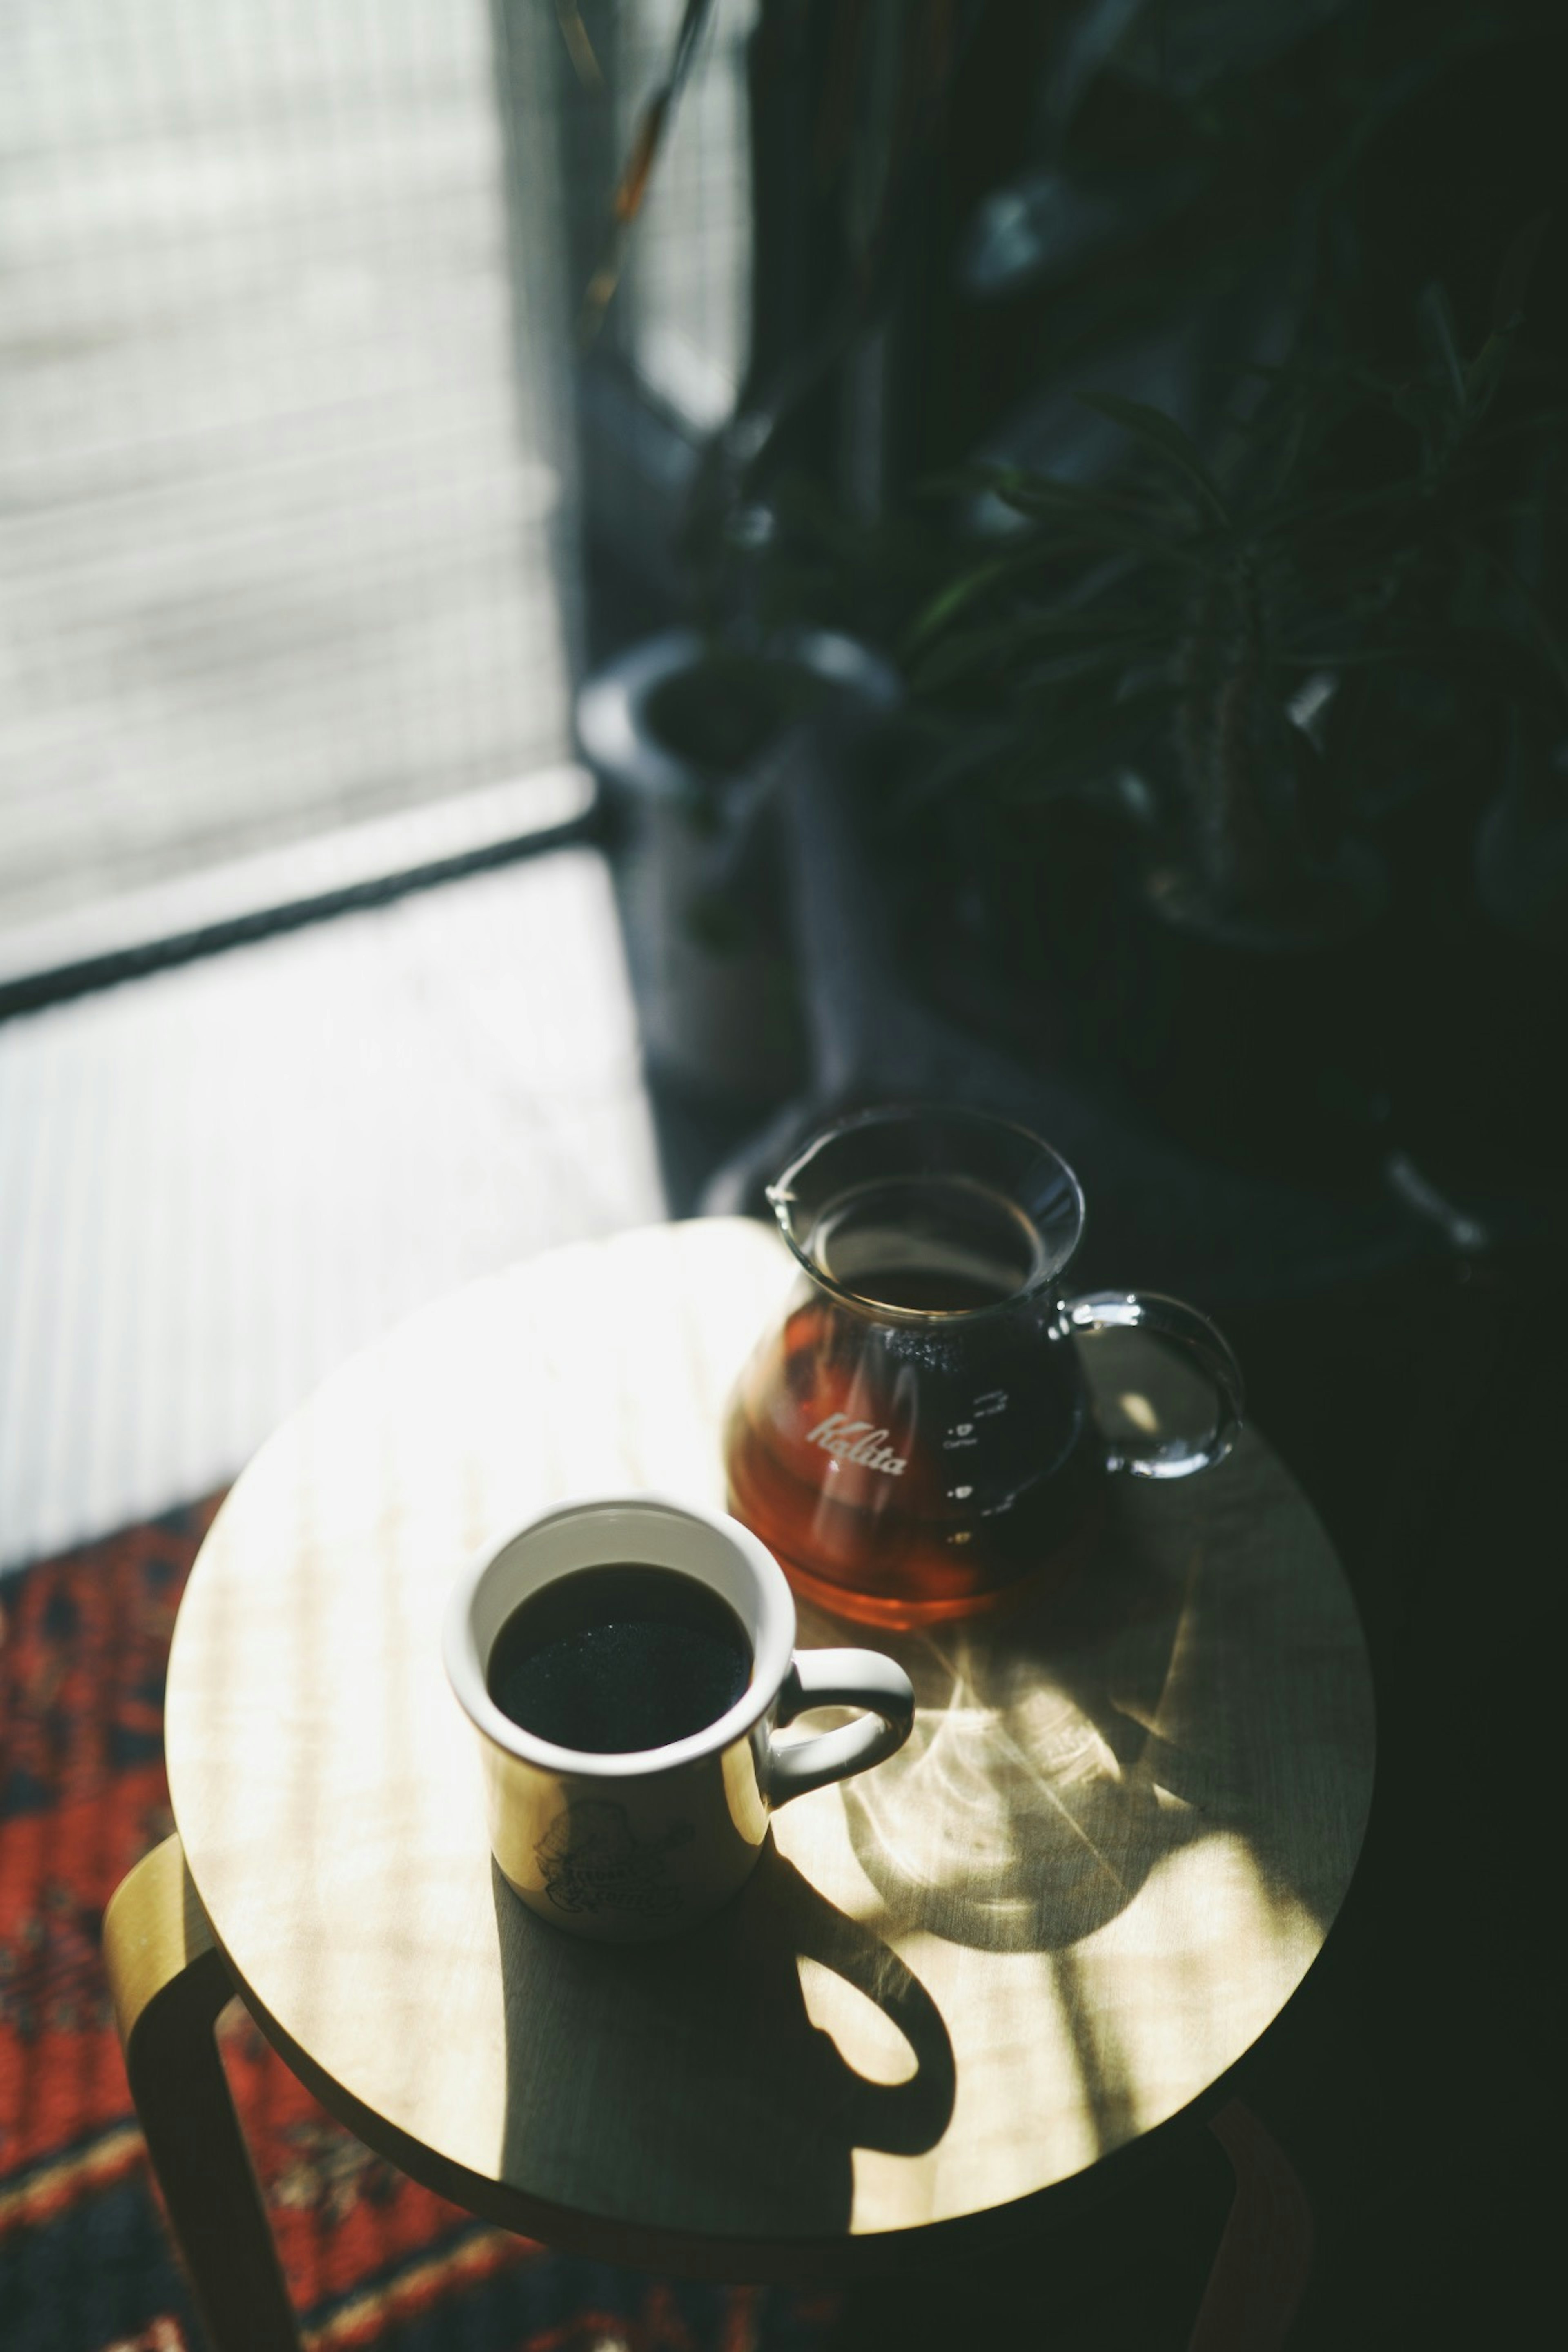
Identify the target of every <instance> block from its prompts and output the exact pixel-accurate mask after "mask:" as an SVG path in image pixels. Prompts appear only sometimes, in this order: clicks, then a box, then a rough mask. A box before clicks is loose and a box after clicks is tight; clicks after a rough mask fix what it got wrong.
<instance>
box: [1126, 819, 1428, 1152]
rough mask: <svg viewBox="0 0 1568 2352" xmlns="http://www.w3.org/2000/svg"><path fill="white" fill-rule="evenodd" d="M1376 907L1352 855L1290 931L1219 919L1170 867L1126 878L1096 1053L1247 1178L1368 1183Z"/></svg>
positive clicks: (1380, 1065) (1378, 953)
mask: <svg viewBox="0 0 1568 2352" xmlns="http://www.w3.org/2000/svg"><path fill="white" fill-rule="evenodd" d="M1384 898H1385V893H1384V881H1383V874H1382V869H1381V867H1380V866H1379V864H1378V862H1377V860H1376V859H1375V858H1374V857H1373V856H1372V855H1371V854H1370V853H1369V852H1365V851H1363V850H1360V849H1359V848H1358V849H1354V850H1347V851H1346V852H1345V853H1343V854H1342V856H1341V859H1340V860H1339V861H1338V863H1337V865H1336V866H1335V868H1334V869H1333V871H1332V874H1331V876H1329V877H1325V887H1324V888H1323V889H1322V890H1321V892H1320V893H1319V894H1318V897H1317V898H1316V900H1315V902H1314V904H1313V905H1312V907H1311V908H1310V910H1304V911H1303V913H1302V915H1301V916H1300V919H1297V920H1295V921H1293V922H1285V921H1246V920H1243V919H1236V918H1226V917H1224V916H1221V915H1218V914H1216V913H1215V912H1214V911H1213V910H1211V909H1210V908H1208V907H1206V906H1205V903H1204V901H1203V899H1202V898H1200V896H1199V895H1198V894H1197V893H1196V892H1195V891H1194V890H1193V889H1192V888H1191V887H1190V886H1189V885H1188V884H1187V882H1186V880H1185V877H1184V876H1182V875H1181V874H1180V873H1179V872H1177V871H1176V870H1174V869H1173V868H1170V867H1163V868H1156V869H1155V870H1153V871H1152V872H1149V873H1146V874H1144V875H1143V876H1142V877H1140V878H1139V880H1138V882H1137V883H1136V884H1135V885H1134V886H1133V887H1131V889H1130V890H1129V892H1128V893H1127V894H1126V897H1125V899H1124V910H1123V920H1122V926H1121V949H1120V953H1119V956H1118V958H1117V962H1118V964H1119V965H1120V971H1119V972H1118V975H1117V984H1116V985H1114V986H1113V987H1112V989H1111V991H1110V1003H1111V1004H1112V1006H1113V1007H1114V1014H1115V1034H1114V1036H1113V1037H1109V1038H1107V1039H1106V1040H1105V1043H1106V1044H1107V1045H1108V1046H1109V1047H1110V1053H1111V1055H1113V1057H1114V1059H1115V1061H1116V1062H1117V1064H1118V1066H1119V1067H1120V1069H1121V1074H1122V1076H1124V1077H1125V1079H1126V1081H1127V1083H1128V1084H1129V1086H1130V1087H1131V1088H1132V1090H1133V1091H1134V1092H1135V1093H1136V1095H1137V1096H1138V1097H1140V1098H1141V1099H1142V1101H1143V1102H1144V1103H1145V1104H1146V1105H1147V1106H1148V1107H1149V1108H1150V1109H1151V1110H1152V1112H1153V1114H1154V1116H1155V1117H1156V1118H1158V1119H1159V1121H1160V1123H1161V1125H1162V1126H1163V1127H1164V1128H1165V1129H1167V1130H1168V1131H1169V1132H1170V1133H1171V1134H1173V1135H1175V1136H1177V1137H1179V1138H1180V1139H1182V1140H1183V1141H1184V1142H1186V1143H1188V1144H1191V1145H1192V1146H1193V1147H1194V1149H1197V1150H1203V1151H1205V1152H1206V1153H1207V1154H1209V1155H1210V1156H1212V1157H1214V1158H1216V1159H1220V1160H1226V1162H1228V1163H1229V1164H1230V1165H1232V1166H1234V1167H1238V1168H1245V1169H1249V1170H1253V1171H1258V1172H1259V1173H1263V1172H1268V1173H1272V1174H1277V1175H1291V1174H1295V1175H1299V1176H1300V1177H1302V1178H1303V1179H1306V1180H1309V1181H1312V1182H1314V1183H1319V1184H1321V1183H1322V1182H1323V1181H1358V1180H1360V1179H1361V1178H1363V1176H1364V1175H1365V1173H1366V1172H1367V1171H1368V1169H1369V1166H1370V1164H1371V1161H1372V1158H1373V1150H1374V1146H1375V1145H1376V1144H1377V1141H1378V1134H1379V1124H1378V1106H1379V1103H1380V1099H1381V1095H1382V1076H1383V1070H1384V1055H1385V1050H1386V1038H1385V1034H1384V1030H1385V1023H1384V1011H1383V1005H1384V992H1383V984H1382V983H1383V978H1384V968H1385V956H1386V947H1385V935H1384V926H1383V920H1382V918H1383V913H1384Z"/></svg>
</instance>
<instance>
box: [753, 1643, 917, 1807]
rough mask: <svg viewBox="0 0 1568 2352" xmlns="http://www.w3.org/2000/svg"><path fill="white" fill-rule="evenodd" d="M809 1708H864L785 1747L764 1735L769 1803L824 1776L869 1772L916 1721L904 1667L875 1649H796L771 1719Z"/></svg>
mask: <svg viewBox="0 0 1568 2352" xmlns="http://www.w3.org/2000/svg"><path fill="white" fill-rule="evenodd" d="M814 1706H864V1707H868V1708H869V1709H870V1713H869V1714H868V1715H862V1716H858V1717H857V1718H856V1720H855V1721H854V1722H853V1723H846V1724H843V1725H841V1726H840V1727H839V1728H838V1729H837V1731H823V1732H819V1733H818V1734H817V1736H816V1738H814V1739H797V1740H794V1741H792V1742H791V1743H790V1745H789V1746H788V1747H785V1748H775V1747H774V1746H773V1742H772V1740H771V1739H770V1741H769V1743H768V1750H767V1765H766V1772H765V1776H764V1777H765V1780H766V1783H767V1790H766V1793H767V1799H768V1802H769V1804H770V1805H773V1806H774V1807H777V1806H779V1805H787V1804H788V1802H789V1801H790V1799H791V1798H792V1797H804V1796H805V1794H806V1793H807V1791H808V1790H812V1789H825V1788H826V1786H827V1784H828V1782H829V1781H830V1780H847V1779H848V1778H849V1775H850V1774H851V1773H852V1772H865V1771H868V1770H869V1769H870V1767H871V1766H872V1765H873V1764H880V1763H881V1761H882V1760H883V1759H884V1757H888V1756H891V1755H892V1754H893V1753H894V1751H895V1750H896V1749H898V1748H901V1747H902V1746H903V1744H904V1742H905V1740H906V1739H907V1738H909V1736H910V1728H911V1727H912V1726H913V1723H914V1719H915V1694H914V1686H913V1685H912V1684H911V1683H910V1678H909V1676H908V1675H906V1674H905V1672H904V1670H903V1668H902V1666H898V1665H895V1664H893V1661H892V1659H891V1658H884V1657H883V1656H882V1655H881V1654H879V1652H878V1651H876V1650H797V1651H796V1652H795V1656H794V1657H793V1658H792V1659H791V1661H790V1669H789V1672H788V1674H787V1675H785V1676H784V1681H783V1682H782V1683H781V1684H780V1685H779V1696H778V1712H777V1715H776V1717H775V1718H774V1719H775V1721H777V1722H779V1723H793V1722H794V1721H795V1717H796V1716H797V1715H805V1712H806V1710H807V1709H808V1708H810V1707H814Z"/></svg>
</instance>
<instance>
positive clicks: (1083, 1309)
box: [1062, 1290, 1242, 1478]
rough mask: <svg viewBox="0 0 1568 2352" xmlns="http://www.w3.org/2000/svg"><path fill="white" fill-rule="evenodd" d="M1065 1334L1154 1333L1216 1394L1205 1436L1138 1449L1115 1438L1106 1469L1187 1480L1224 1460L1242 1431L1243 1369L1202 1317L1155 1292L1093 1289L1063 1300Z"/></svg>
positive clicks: (1179, 1439)
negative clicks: (1178, 1352)
mask: <svg viewBox="0 0 1568 2352" xmlns="http://www.w3.org/2000/svg"><path fill="white" fill-rule="evenodd" d="M1062 1313H1063V1316H1064V1317H1065V1318H1066V1321H1067V1325H1068V1329H1069V1330H1071V1331H1073V1332H1074V1333H1081V1334H1082V1336H1083V1337H1084V1338H1085V1339H1092V1338H1093V1337H1094V1335H1095V1333H1096V1332H1097V1331H1132V1330H1142V1331H1152V1332H1153V1333H1155V1334H1156V1336H1157V1337H1158V1338H1160V1339H1173V1340H1174V1341H1175V1343H1176V1345H1177V1346H1178V1347H1179V1348H1181V1349H1184V1351H1185V1353H1186V1354H1187V1355H1189V1356H1191V1357H1193V1358H1194V1360H1195V1361H1196V1363H1197V1366H1198V1370H1200V1371H1201V1372H1202V1373H1203V1374H1204V1376H1205V1379H1206V1380H1207V1381H1208V1383H1209V1386H1210V1387H1211V1388H1212V1389H1213V1391H1214V1393H1215V1424H1214V1428H1213V1430H1212V1431H1211V1432H1210V1433H1209V1435H1208V1436H1207V1437H1204V1438H1198V1439H1195V1440H1194V1439H1192V1438H1184V1437H1178V1438H1174V1439H1172V1440H1170V1441H1168V1442H1165V1443H1153V1442H1151V1443H1150V1444H1147V1445H1140V1444H1138V1443H1137V1442H1136V1440H1129V1439H1125V1438H1123V1439H1119V1440H1118V1442H1117V1444H1116V1445H1115V1446H1114V1447H1113V1446H1110V1445H1109V1444H1108V1445H1107V1448H1106V1455H1105V1466H1106V1468H1107V1469H1108V1470H1113V1471H1121V1472H1125V1473H1126V1475H1128V1476H1129V1477H1132V1478H1190V1477H1191V1476H1192V1475H1193V1473H1194V1470H1209V1469H1212V1468H1213V1466H1214V1465H1215V1463H1216V1462H1223V1461H1224V1460H1225V1457H1226V1454H1228V1453H1229V1452H1230V1449H1231V1447H1232V1446H1233V1445H1234V1444H1235V1443H1236V1437H1237V1431H1238V1430H1239V1429H1240V1427H1241V1405H1242V1388H1241V1367H1240V1365H1239V1364H1238V1363H1237V1360H1236V1358H1235V1357H1234V1356H1233V1355H1232V1353H1231V1351H1230V1346H1229V1343H1228V1341H1226V1339H1224V1338H1223V1337H1222V1335H1221V1334H1220V1333H1219V1332H1218V1331H1216V1330H1215V1327H1214V1325H1213V1324H1212V1323H1211V1322H1210V1321H1209V1319H1208V1317H1207V1316H1206V1315H1200V1314H1199V1313H1198V1310H1197V1308H1196V1307H1186V1306H1184V1304H1183V1303H1182V1301H1181V1300H1180V1299H1179V1298H1164V1297H1161V1295H1160V1293H1159V1292H1158V1291H1154V1290H1142V1291H1135V1290H1094V1291H1090V1292H1089V1293H1088V1294H1087V1296H1086V1297H1082V1298H1069V1299H1067V1300H1066V1301H1065V1302H1064V1304H1063V1307H1062Z"/></svg>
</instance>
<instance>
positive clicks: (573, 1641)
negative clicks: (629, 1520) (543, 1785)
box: [485, 1560, 752, 1756]
mask: <svg viewBox="0 0 1568 2352" xmlns="http://www.w3.org/2000/svg"><path fill="white" fill-rule="evenodd" d="M751 1673H752V1645H751V1643H750V1641H749V1640H748V1639H747V1635H746V1629H745V1627H744V1626H743V1625H742V1622H741V1620H740V1619H739V1617H737V1616H736V1614H735V1612H734V1611H733V1610H732V1609H731V1607H730V1605H729V1603H728V1601H722V1600H721V1598H720V1596H719V1595H718V1593H717V1592H715V1591H713V1590H712V1589H711V1587H710V1586H709V1585H706V1584H703V1583H701V1582H700V1581H699V1580H698V1579H697V1578H696V1577H691V1576H682V1575H681V1574H679V1571H678V1570H675V1569H670V1568H652V1567H649V1566H647V1564H645V1563H644V1562H642V1561H640V1560H616V1561H615V1562H613V1563H609V1564H606V1565H605V1566H604V1567H600V1568H581V1569H578V1570H575V1571H574V1573H573V1574H572V1575H570V1576H563V1577H560V1578H558V1579H557V1580H556V1581H555V1582H554V1583H553V1584H547V1585H544V1586H543V1587H542V1589H541V1590H540V1591H537V1592H532V1593H530V1595H529V1597H528V1599H527V1600H526V1601H522V1602H521V1604H520V1605H519V1607H517V1608H516V1609H514V1610H513V1611H512V1612H511V1615H510V1617H509V1618H508V1619H507V1620H506V1622H505V1623H504V1624H503V1625H502V1627H501V1629H500V1633H498V1634H497V1635H496V1638H495V1641H494V1643H493V1644H492V1645H491V1649H490V1655H489V1666H488V1667H487V1669H486V1673H485V1685H486V1687H487V1689H488V1690H489V1695H490V1696H491V1698H492V1699H494V1701H495V1703H496V1705H497V1706H499V1707H500V1711H501V1713H502V1714H503V1715H505V1716H508V1717H510V1719H511V1721H512V1722H513V1723H515V1724H517V1725H519V1726H520V1727H521V1729H522V1730H524V1731H531V1732H532V1733H533V1735H534V1737H535V1738H539V1739H548V1740H550V1741H551V1742H552V1744H553V1745H554V1746H555V1747H557V1748H575V1749H577V1751H578V1752H579V1753H580V1754H586V1755H592V1756H623V1755H635V1754H637V1753H638V1752H640V1751H641V1750H643V1749H645V1748H668V1746H669V1745H670V1743H671V1741H672V1740H677V1739H687V1738H690V1736H691V1734H692V1733H693V1732H696V1731H705V1730H706V1729H707V1728H708V1726H709V1725H710V1723H717V1722H718V1720H719V1718H720V1717H721V1715H727V1714H728V1713H729V1711H730V1709H731V1707H732V1706H734V1704H735V1701H736V1700H737V1699H738V1698H739V1697H740V1696H741V1694H742V1691H743V1690H744V1689H745V1687H746V1685H747V1683H748V1682H749V1681H750V1679H751Z"/></svg>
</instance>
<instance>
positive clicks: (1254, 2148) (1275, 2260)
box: [1187, 2099, 1313, 2352]
mask: <svg viewBox="0 0 1568 2352" xmlns="http://www.w3.org/2000/svg"><path fill="white" fill-rule="evenodd" d="M1209 2129H1210V2130H1211V2131H1212V2132H1213V2134H1214V2136H1215V2138H1216V2139H1217V2140H1218V2142H1219V2144H1220V2146H1221V2147H1223V2148H1224V2150H1225V2152H1226V2156H1228V2157H1229V2158H1230V2161H1231V2168H1232V2169H1233V2170H1234V2172H1235V2174H1236V2197H1235V2200H1234V2202H1233V2203H1232V2205H1231V2209H1230V2212H1229V2214H1228V2215H1227V2217H1226V2225H1225V2231H1224V2234H1223V2235H1222V2237H1221V2239H1220V2242H1219V2251H1218V2252H1217V2253H1216V2254H1215V2259H1214V2267H1213V2268H1212V2269H1211V2271H1210V2272H1209V2279H1208V2285H1207V2286H1206V2287H1205V2290H1204V2299H1203V2303H1202V2305H1200V2306H1199V2310H1198V2315H1197V2320H1196V2323H1195V2325H1194V2328H1193V2332H1192V2335H1191V2336H1190V2338H1189V2339H1188V2347H1187V2352H1278V2348H1279V2347H1280V2346H1282V2345H1283V2344H1284V2343H1285V2341H1286V2339H1287V2337H1288V2336H1289V2333H1290V2324H1291V2322H1292V2320H1293V2319H1294V2318H1295V2316H1296V2312H1297V2309H1298V2307H1299V2305H1300V2301H1301V2296H1302V2294H1303V2293H1304V2292H1305V2290H1306V2285H1307V2276H1308V2273H1309V2272H1310V2269H1311V2267H1312V2234H1313V2233H1312V2208H1311V2206H1310V2203H1309V2201H1308V2198H1307V2192H1306V2190H1305V2189H1303V2187H1302V2186H1301V2183H1300V2179H1298V2178H1297V2175H1296V2172H1295V2170H1294V2168H1293V2167H1292V2166H1291V2163H1290V2159H1289V2157H1288V2156H1287V2155H1286V2153H1285V2151H1284V2149H1283V2148H1282V2147H1280V2146H1279V2142H1278V2141H1277V2140H1276V2139H1275V2138H1273V2137H1272V2136H1271V2135H1270V2134H1269V2133H1268V2131H1267V2130H1265V2128H1264V2126H1263V2125H1262V2124H1261V2123H1260V2122H1259V2120H1258V2117H1257V2116H1255V2115H1254V2114H1253V2112H1252V2109H1251V2108H1250V2107H1248V2106H1244V2105H1243V2104H1242V2102H1241V2101H1240V2100H1239V2099H1232V2100H1231V2101H1230V2102H1229V2104H1228V2105H1226V2106H1223V2107H1222V2108H1221V2109H1220V2111H1219V2113H1218V2115H1216V2116H1214V2117H1213V2118H1212V2119H1211V2121H1210V2124H1209Z"/></svg>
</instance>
